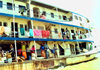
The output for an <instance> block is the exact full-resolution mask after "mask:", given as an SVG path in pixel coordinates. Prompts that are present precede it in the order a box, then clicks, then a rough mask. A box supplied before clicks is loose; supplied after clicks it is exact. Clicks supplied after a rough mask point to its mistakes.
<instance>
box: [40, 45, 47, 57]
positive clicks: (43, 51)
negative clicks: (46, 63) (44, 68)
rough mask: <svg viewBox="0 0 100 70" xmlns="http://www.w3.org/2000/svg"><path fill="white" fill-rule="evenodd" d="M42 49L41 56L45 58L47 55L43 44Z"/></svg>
mask: <svg viewBox="0 0 100 70" xmlns="http://www.w3.org/2000/svg"><path fill="white" fill-rule="evenodd" d="M40 49H41V56H42V57H44V58H45V57H46V54H45V47H44V46H43V44H41V46H40Z"/></svg>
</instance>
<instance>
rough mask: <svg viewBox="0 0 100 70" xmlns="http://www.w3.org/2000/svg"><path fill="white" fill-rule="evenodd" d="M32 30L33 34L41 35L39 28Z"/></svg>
mask: <svg viewBox="0 0 100 70" xmlns="http://www.w3.org/2000/svg"><path fill="white" fill-rule="evenodd" d="M33 32H34V36H41V35H42V34H41V30H35V29H34V30H33Z"/></svg>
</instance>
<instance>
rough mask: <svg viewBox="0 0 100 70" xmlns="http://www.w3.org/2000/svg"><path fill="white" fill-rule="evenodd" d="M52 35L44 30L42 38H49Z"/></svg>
mask: <svg viewBox="0 0 100 70" xmlns="http://www.w3.org/2000/svg"><path fill="white" fill-rule="evenodd" d="M49 35H50V31H46V30H42V37H43V38H48V37H49Z"/></svg>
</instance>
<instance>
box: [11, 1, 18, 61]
mask: <svg viewBox="0 0 100 70" xmlns="http://www.w3.org/2000/svg"><path fill="white" fill-rule="evenodd" d="M12 8H13V26H14V29H13V30H14V38H15V37H16V35H15V13H14V10H15V9H14V8H15V7H14V0H12ZM14 44H15V58H16V61H17V62H18V60H17V44H16V40H14Z"/></svg>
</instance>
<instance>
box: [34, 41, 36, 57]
mask: <svg viewBox="0 0 100 70" xmlns="http://www.w3.org/2000/svg"><path fill="white" fill-rule="evenodd" d="M34 44H35V54H36V57H37V51H36V41H34Z"/></svg>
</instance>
